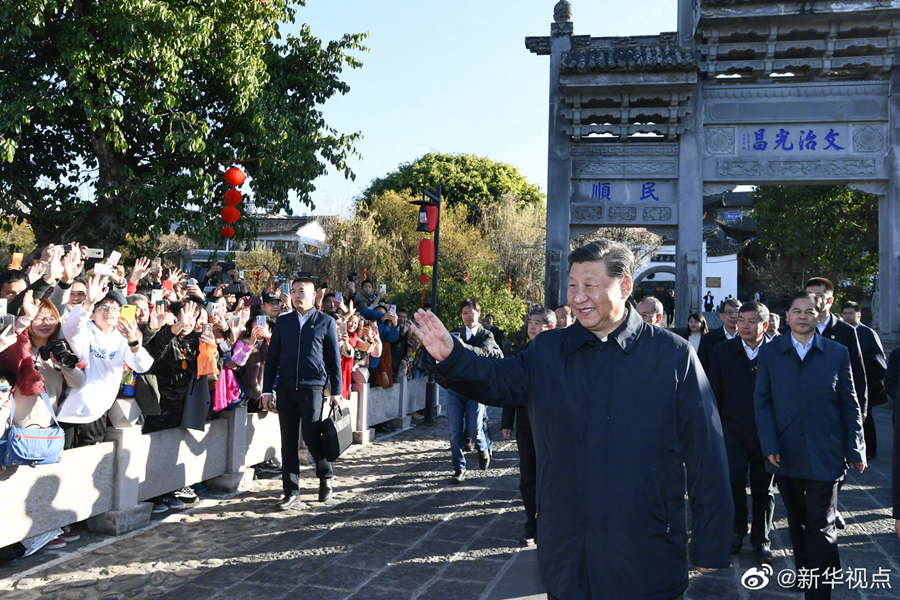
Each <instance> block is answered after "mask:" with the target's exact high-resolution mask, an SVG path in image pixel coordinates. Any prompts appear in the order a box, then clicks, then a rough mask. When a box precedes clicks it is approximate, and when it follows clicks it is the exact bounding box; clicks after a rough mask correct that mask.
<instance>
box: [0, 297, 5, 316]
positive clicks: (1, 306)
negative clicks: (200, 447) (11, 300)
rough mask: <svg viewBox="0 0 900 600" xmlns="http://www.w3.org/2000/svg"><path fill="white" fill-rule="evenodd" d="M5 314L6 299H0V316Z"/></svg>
mask: <svg viewBox="0 0 900 600" xmlns="http://www.w3.org/2000/svg"><path fill="white" fill-rule="evenodd" d="M5 314H6V298H0V315H5Z"/></svg>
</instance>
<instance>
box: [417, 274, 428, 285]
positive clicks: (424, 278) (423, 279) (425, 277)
mask: <svg viewBox="0 0 900 600" xmlns="http://www.w3.org/2000/svg"><path fill="white" fill-rule="evenodd" d="M429 281H431V277H429V276H428V275H425V274H424V273H423V274H422V276H421V277H419V282H420V283H421V284H422V285H427V284H428V282H429Z"/></svg>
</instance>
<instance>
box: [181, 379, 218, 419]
mask: <svg viewBox="0 0 900 600" xmlns="http://www.w3.org/2000/svg"><path fill="white" fill-rule="evenodd" d="M210 404H212V397H211V396H210V393H209V377H208V376H206V375H203V376H201V377H200V378H199V379H197V377H196V376H194V375H193V374H192V375H191V380H190V383H188V389H187V392H186V393H185V396H184V411H183V412H182V413H181V426H182V427H184V428H185V429H196V430H197V431H203V429H204V427H205V426H206V415H207V414H208V413H209V407H210Z"/></svg>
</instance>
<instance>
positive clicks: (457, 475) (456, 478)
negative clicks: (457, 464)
mask: <svg viewBox="0 0 900 600" xmlns="http://www.w3.org/2000/svg"><path fill="white" fill-rule="evenodd" d="M465 479H466V472H465V471H461V470H459V469H457V470H455V471H453V477H451V478H450V483H462V482H463V481H465Z"/></svg>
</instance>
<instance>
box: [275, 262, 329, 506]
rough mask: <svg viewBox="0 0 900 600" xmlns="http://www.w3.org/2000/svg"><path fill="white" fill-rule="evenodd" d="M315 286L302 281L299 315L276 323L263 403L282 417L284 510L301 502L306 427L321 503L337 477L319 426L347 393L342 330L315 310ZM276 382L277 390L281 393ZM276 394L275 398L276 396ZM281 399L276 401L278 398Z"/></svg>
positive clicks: (295, 285) (295, 300)
mask: <svg viewBox="0 0 900 600" xmlns="http://www.w3.org/2000/svg"><path fill="white" fill-rule="evenodd" d="M315 299H316V286H315V283H314V282H313V280H312V279H309V278H307V277H298V278H297V279H294V281H293V282H292V283H291V304H292V306H293V308H294V312H293V313H291V314H288V315H285V316H283V317H282V318H280V319H278V320H277V321H276V322H275V328H274V329H273V331H272V339H271V340H270V341H269V351H268V354H267V355H266V366H265V372H264V375H263V394H262V398H263V402H264V404H265V406H266V408H267V409H268V410H275V411H276V412H277V413H278V421H279V423H280V425H281V462H282V465H283V468H282V472H281V477H282V484H283V488H284V498H283V499H282V500H281V501H280V502H279V503H278V505H277V508H278V509H279V510H288V509H290V508H292V507H294V506H296V505H297V504H298V503H299V502H300V485H299V483H300V458H299V456H298V453H297V448H298V446H299V436H300V432H301V427H302V434H303V441H304V442H305V443H306V447H307V448H308V450H309V452H310V454H312V457H313V459H314V460H315V463H316V477H318V478H319V502H325V501H327V500H328V499H329V498H331V495H332V490H333V486H332V478H333V476H334V473H333V470H332V467H331V462H329V461H328V459H326V458H325V443H324V440H323V437H322V430H321V428H320V426H319V421H321V420H322V411H323V410H324V405H325V391H324V390H325V386H326V384H327V385H328V386H330V391H331V395H330V396H329V399H328V400H329V403H330V404H331V405H332V406H337V405H338V403H339V402H340V399H341V396H340V390H341V389H342V374H341V356H340V348H339V342H338V328H337V325H336V324H335V321H334V319H332V318H331V317H329V316H328V315H326V314H325V313H323V312H321V311H318V310H316V309H315V306H314V303H315ZM276 379H277V382H278V384H277V387H276ZM273 392H274V393H273ZM276 394H277V398H276Z"/></svg>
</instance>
